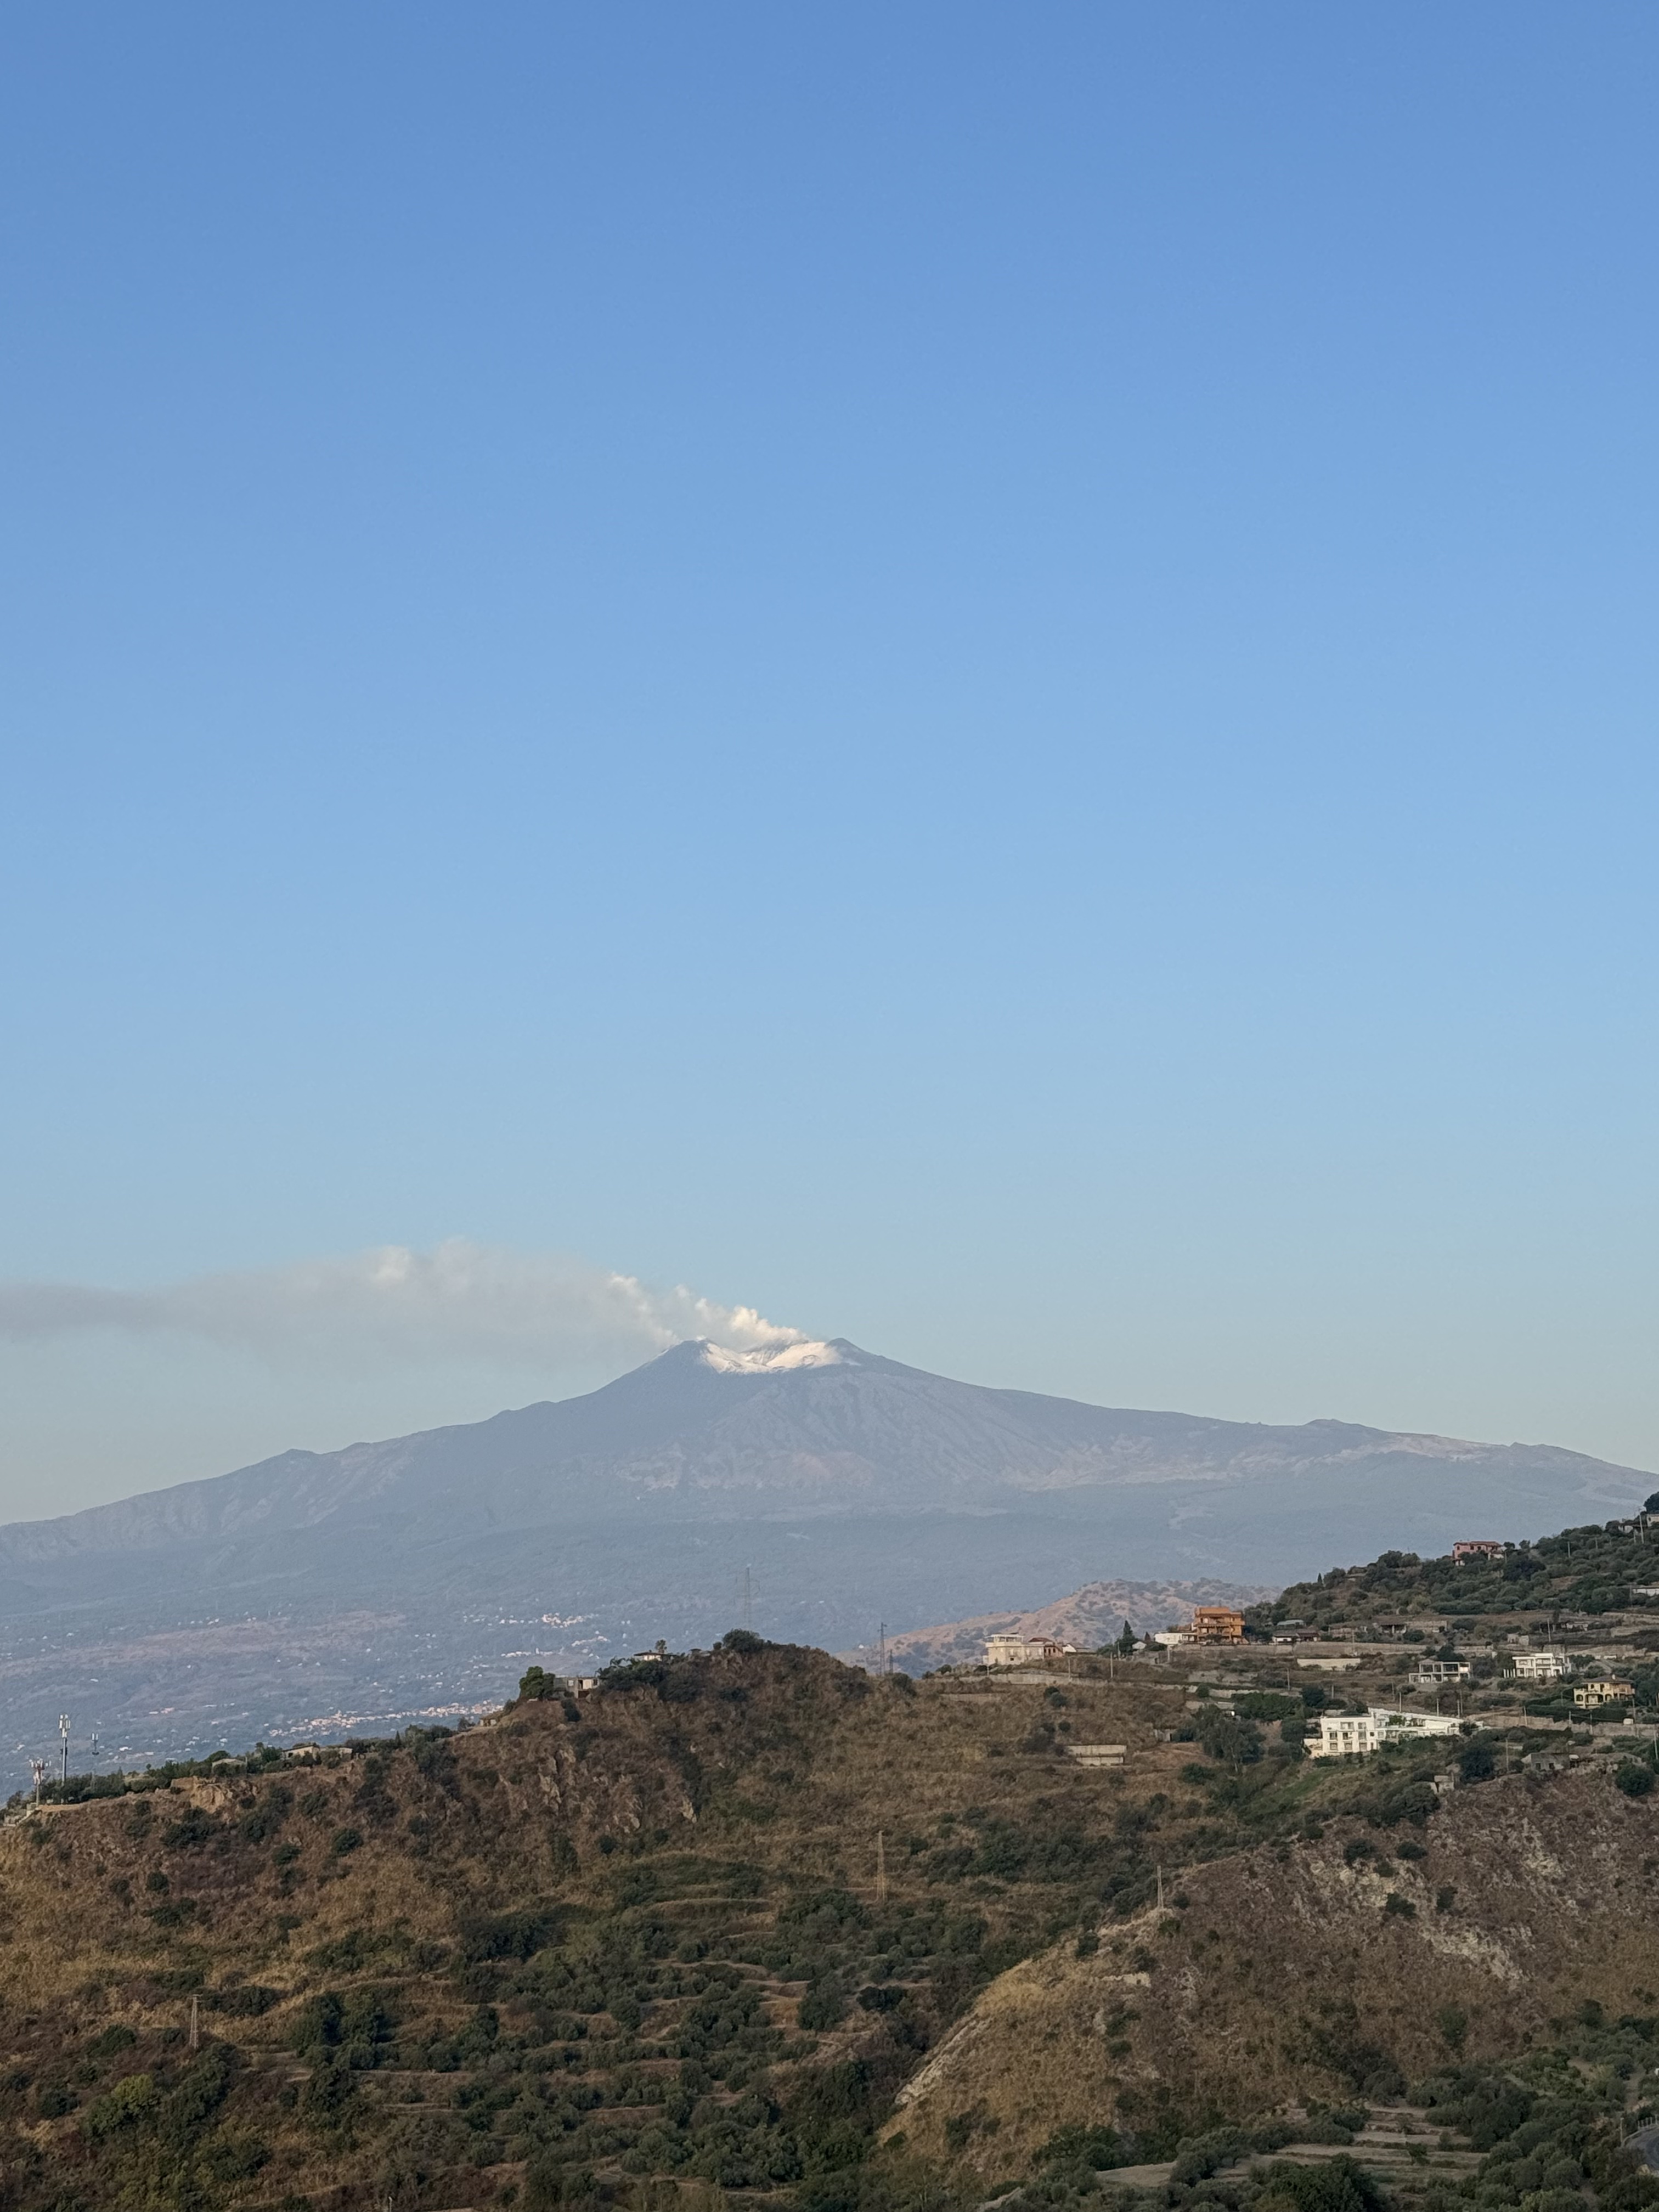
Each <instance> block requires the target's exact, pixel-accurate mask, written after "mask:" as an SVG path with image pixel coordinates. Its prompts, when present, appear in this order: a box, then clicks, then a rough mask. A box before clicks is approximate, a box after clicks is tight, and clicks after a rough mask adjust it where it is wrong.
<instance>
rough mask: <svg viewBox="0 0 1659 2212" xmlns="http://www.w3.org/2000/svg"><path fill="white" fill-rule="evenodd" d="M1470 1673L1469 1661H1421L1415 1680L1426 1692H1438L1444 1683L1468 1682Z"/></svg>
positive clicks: (1418, 1664)
mask: <svg viewBox="0 0 1659 2212" xmlns="http://www.w3.org/2000/svg"><path fill="white" fill-rule="evenodd" d="M1469 1673H1470V1668H1469V1662H1468V1660H1467V1659H1419V1661H1418V1662H1417V1673H1416V1675H1415V1676H1414V1678H1413V1679H1414V1680H1416V1681H1417V1683H1418V1684H1419V1686H1420V1687H1421V1688H1423V1689H1425V1690H1437V1689H1438V1688H1439V1686H1440V1685H1441V1684H1442V1683H1443V1682H1466V1681H1467V1680H1468V1677H1469Z"/></svg>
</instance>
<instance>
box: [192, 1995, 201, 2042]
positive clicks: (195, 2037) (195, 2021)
mask: <svg viewBox="0 0 1659 2212" xmlns="http://www.w3.org/2000/svg"><path fill="white" fill-rule="evenodd" d="M196 2005H197V2000H196V1999H195V1998H194V1997H192V1998H191V2001H190V2047H191V2050H192V2051H197V2050H199V2049H200V2048H201V2043H202V2026H201V2021H200V2019H199V2017H198V2015H197V2009H196Z"/></svg>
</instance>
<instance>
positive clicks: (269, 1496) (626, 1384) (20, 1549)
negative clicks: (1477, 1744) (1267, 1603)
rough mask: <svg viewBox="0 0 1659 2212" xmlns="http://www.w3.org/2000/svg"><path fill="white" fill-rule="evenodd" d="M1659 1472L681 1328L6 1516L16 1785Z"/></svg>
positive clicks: (1311, 1561)
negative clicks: (552, 1669)
mask: <svg viewBox="0 0 1659 2212" xmlns="http://www.w3.org/2000/svg"><path fill="white" fill-rule="evenodd" d="M1652 1486H1653V1478H1652V1477H1651V1476H1650V1475H1645V1474H1638V1473H1635V1472H1633V1471H1632V1470H1629V1469H1626V1468H1615V1467H1611V1466H1608V1465H1606V1464H1605V1463H1603V1462H1599V1461H1596V1460H1592V1459H1588V1458H1585V1457H1583V1455H1579V1454H1576V1453H1572V1452H1567V1451H1562V1450H1559V1449H1554V1448H1552V1447H1546V1446H1534V1445H1519V1444H1510V1445H1486V1444H1478V1443H1461V1442H1458V1441H1456V1440H1451V1439H1447V1438H1443V1437H1425V1436H1419V1435H1406V1434H1393V1433H1389V1432H1387V1431H1382V1430H1377V1429H1371V1428H1364V1427H1359V1426H1356V1425H1350V1424H1345V1423H1341V1422H1336V1421H1313V1422H1310V1423H1307V1424H1305V1425H1302V1426H1297V1427H1289V1426H1285V1427H1273V1426H1265V1425H1255V1424H1249V1423H1243V1422H1230V1421H1220V1420H1211V1419H1199V1418H1197V1417H1194V1416H1192V1415H1188V1414H1183V1413H1138V1412H1126V1411H1121V1410H1112V1409H1109V1408H1107V1407H1097V1406H1088V1405H1082V1404H1079V1403H1077V1402H1075V1401H1071V1400H1066V1399H1060V1398H1051V1397H1043V1396H1039V1395H1035V1394H1033V1393H1030V1392H1028V1391H1018V1390H999V1389H984V1388H981V1387H980V1386H977V1385H974V1384H969V1383H957V1382H953V1381H951V1380H948V1379H947V1378H945V1377H943V1376H935V1375H927V1374H923V1373H921V1371H919V1370H916V1369H914V1368H909V1367H906V1366H903V1365H901V1364H899V1363H898V1362H896V1361H894V1360H890V1359H884V1358H880V1357H878V1355H876V1354H874V1353H871V1352H862V1351H860V1349H859V1348H858V1346H854V1345H851V1344H848V1343H845V1342H840V1341H838V1342H836V1343H833V1344H823V1345H817V1346H790V1347H788V1350H787V1354H784V1355H780V1357H779V1358H778V1360H777V1361H775V1362H774V1363H772V1364H768V1362H767V1361H766V1360H765V1359H764V1358H763V1357H762V1356H760V1355H745V1356H744V1357H743V1358H734V1357H733V1356H732V1355H731V1354H727V1353H723V1352H720V1351H719V1350H718V1349H717V1348H716V1347H714V1346H709V1345H704V1344H683V1345H680V1346H677V1347H676V1348H675V1349H674V1350H673V1351H671V1352H666V1353H665V1354H664V1355H663V1356H662V1357H661V1358H659V1359H656V1360H653V1361H652V1362H651V1363H650V1364H648V1365H647V1366H645V1367H642V1368H641V1369H639V1370H636V1371H635V1373H633V1374H631V1375H626V1376H622V1377H621V1378H620V1379H619V1380H618V1381H617V1382H615V1383H611V1384H609V1385H607V1386H606V1388H605V1389H602V1390H597V1391H593V1392H591V1393H589V1394H588V1395H586V1396H583V1397H580V1398H573V1399H568V1400H566V1401H562V1402H561V1403H558V1404H553V1405H540V1406H531V1407H524V1408H522V1409H520V1410H519V1411H517V1412H513V1413H502V1414H499V1415H497V1416H496V1417H495V1419H492V1420H488V1421H482V1422H478V1423H475V1424H472V1425H468V1426H463V1427H455V1428H447V1429H439V1430H434V1431H428V1432H427V1433H424V1434H422V1435H417V1436H411V1437H399V1438H396V1439H393V1440H392V1441H391V1442H389V1443H362V1444H356V1445H353V1446H351V1447H350V1448H349V1449H346V1450H343V1451H337V1452H325V1453H313V1452H300V1451H295V1452H287V1453H284V1454H283V1455H280V1456H279V1457H277V1458H275V1459H272V1460H268V1461H265V1462H262V1463H260V1464H259V1465H258V1466H256V1467H252V1468H242V1469H240V1471H238V1472H236V1473H234V1474H226V1475H222V1476H219V1477H216V1478H215V1479H214V1480H210V1481H204V1482H192V1483H185V1484H181V1485H179V1486H176V1487H174V1488H172V1489H167V1490H161V1491H157V1492H152V1493H150V1494H149V1495H147V1496H144V1497H141V1498H127V1499H125V1500H123V1501H121V1502H119V1503H118V1504H111V1505H106V1506H100V1507H98V1508H96V1509H94V1510H90V1511H88V1512H84V1513H77V1514H70V1515H66V1516H63V1517H61V1518H59V1519H57V1520H52V1521H43V1522H28V1523H24V1524H18V1525H14V1526H12V1527H10V1528H4V1529H0V1623H3V1626H0V1690H3V1692H4V1696H5V1706H6V1711H7V1715H8V1722H7V1733H6V1737H5V1739H4V1740H3V1741H0V1771H3V1772H5V1773H6V1774H7V1775H8V1776H9V1779H10V1780H11V1781H13V1782H15V1781H17V1780H19V1779H21V1778H22V1777H23V1776H24V1775H25V1774H26V1772H27V1758H28V1756H29V1755H30V1754H31V1753H35V1752H38V1751H40V1750H42V1749H45V1748H47V1747H53V1746H55V1744H56V1740H57V1732H58V1715H59V1714H60V1713H63V1712H68V1713H69V1714H70V1716H71V1717H72V1720H73V1722H74V1723H75V1727H76V1741H77V1743H79V1744H85V1743H86V1742H87V1741H88V1740H89V1738H90V1737H91V1735H93V1734H94V1732H95V1733H96V1735H98V1737H99V1739H100V1741H101V1743H102V1744H103V1746H104V1747H105V1749H106V1753H108V1754H109V1755H111V1756H113V1757H115V1758H117V1759H119V1760H120V1761H121V1762H122V1763H123V1764H124V1765H137V1764H142V1763H143V1760H144V1759H146V1758H149V1759H155V1758H161V1757H165V1756H169V1755H173V1754H178V1753H187V1752H197V1753H201V1752H206V1751H209V1750H211V1749H212V1748H214V1747H216V1745H217V1744H220V1743H222V1742H235V1741H242V1742H246V1741H251V1740H252V1739H253V1738H254V1737H256V1736H264V1737H265V1738H266V1739H267V1740H270V1739H272V1738H276V1737H287V1736H295V1735H302V1736H303V1735H318V1734H322V1735H343V1734H345V1733H348V1732H349V1730H350V1729H352V1728H353V1727H356V1728H358V1729H365V1728H367V1729H386V1728H387V1727H390V1726H392V1725H395V1724H396V1723H398V1722H401V1721H405V1720H410V1719H420V1718H432V1717H446V1716H449V1717H453V1715H454V1714H455V1713H456V1711H458V1710H461V1709H466V1708H471V1707H475V1706H482V1705H495V1704H498V1703H499V1702H500V1700H501V1699H502V1698H503V1697H504V1696H506V1695H507V1692H508V1691H509V1690H510V1688H511V1686H512V1684H513V1682H514V1681H515V1680H517V1679H518V1676H519V1675H520V1673H522V1671H523V1669H524V1667H525V1666H526V1663H528V1662H532V1661H536V1662H540V1663H541V1664H543V1665H546V1666H557V1667H562V1668H566V1669H567V1670H569V1671H592V1669H593V1668H594V1667H595V1666H597V1665H599V1664H602V1663H604V1662H605V1661H606V1660H608V1659H610V1658H612V1657H614V1656H616V1655H617V1653H618V1652H623V1653H626V1652H628V1651H630V1650H636V1649H638V1648H640V1647H641V1646H644V1645H648V1644H654V1643H655V1642H656V1641H657V1640H658V1638H665V1639H666V1640H667V1641H668V1642H669V1643H671V1644H674V1645H676V1646H689V1645H692V1644H707V1643H708V1642H709V1641H711V1640H712V1639H713V1638H714V1636H715V1635H716V1634H717V1633H718V1632H719V1631H720V1628H722V1627H723V1626H725V1625H726V1623H727V1622H728V1621H730V1620H732V1619H735V1618H742V1617H744V1607H745V1600H744V1592H745V1590H747V1591H748V1592H749V1593H750V1604H751V1606H752V1612H751V1615H750V1617H751V1618H752V1620H753V1621H754V1623H755V1625H756V1626H758V1627H761V1628H763V1629H764V1630H765V1631H766V1632H767V1633H769V1634H771V1635H779V1636H787V1637H788V1638H793V1639H796V1640H799V1641H803V1642H810V1643H812V1644H821V1645H823V1646H825V1647H827V1648H829V1649H837V1648H842V1649H846V1648H851V1647H854V1646H858V1645H868V1644H870V1643H871V1642H872V1641H873V1639H874V1638H875V1637H876V1636H877V1633H878V1626H879V1624H880V1623H882V1622H883V1621H885V1622H886V1624H887V1626H888V1627H889V1629H890V1630H892V1631H899V1632H902V1631H904V1630H907V1629H916V1628H919V1627H921V1626H924V1625H925V1624H927V1623H928V1622H953V1621H961V1620H971V1619H974V1618H975V1617H976V1616H981V1615H985V1614H988V1613H991V1612H992V1611H993V1610H996V1611H1000V1612H1013V1613H1021V1612H1025V1611H1030V1610H1031V1609H1033V1608H1036V1607H1042V1606H1045V1605H1048V1604H1050V1603H1052V1602H1053V1601H1054V1597H1055V1594H1056V1592H1058V1591H1062V1590H1066V1589H1075V1587H1076V1586H1077V1583H1078V1582H1079V1577H1083V1576H1089V1577H1096V1578H1098V1579H1101V1580H1103V1581H1115V1582H1122V1581H1133V1580H1139V1581H1146V1582H1152V1581H1156V1582H1161V1583H1169V1582H1171V1581H1182V1582H1194V1581H1202V1580H1209V1581H1212V1582H1218V1581H1221V1582H1226V1583H1231V1584H1235V1585H1239V1584H1242V1585H1247V1586H1250V1585H1253V1586H1255V1587H1256V1588H1273V1587H1277V1586H1278V1585H1279V1583H1281V1582H1282V1581H1283V1580H1284V1578H1285V1577H1286V1576H1290V1575H1297V1574H1308V1573H1311V1572H1314V1571H1317V1570H1319V1569H1322V1568H1323V1567H1325V1566H1327V1565H1329V1563H1330V1562H1331V1560H1332V1559H1337V1558H1345V1557H1346V1558H1350V1559H1351V1558H1353V1557H1356V1556H1360V1555H1363V1554H1364V1553H1365V1552H1366V1551H1368V1550H1371V1551H1374V1550H1376V1549H1380V1548H1381V1547H1382V1546H1383V1545H1384V1544H1388V1543H1401V1542H1403V1543H1408V1544H1411V1545H1413V1546H1415V1547H1417V1548H1419V1550H1422V1551H1425V1552H1428V1551H1435V1550H1441V1549H1444V1548H1445V1547H1446V1546H1447V1545H1448V1544H1449V1543H1450V1542H1451V1541H1453V1540H1454V1539H1455V1538H1457V1537H1460V1536H1462V1535H1466V1534H1469V1533H1471V1531H1474V1532H1479V1531H1482V1530H1490V1531H1493V1532H1495V1533H1496V1534H1500V1535H1504V1534H1513V1535H1516V1536H1521V1535H1526V1534H1531V1533H1533V1532H1534V1531H1535V1530H1537V1529H1540V1528H1556V1527H1559V1525H1560V1524H1561V1522H1563V1521H1564V1520H1567V1519H1579V1518H1584V1517H1587V1516H1589V1514H1591V1513H1594V1514H1595V1515H1596V1516H1599V1517H1605V1516H1606V1515H1607V1514H1608V1513H1610V1512H1613V1511H1615V1510H1626V1509H1627V1508H1628V1506H1629V1505H1630V1504H1632V1502H1633V1501H1634V1500H1635V1499H1637V1498H1640V1497H1641V1496H1643V1495H1644V1493H1645V1492H1647V1491H1648V1490H1650V1488H1651V1487H1652Z"/></svg>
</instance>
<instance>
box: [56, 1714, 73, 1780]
mask: <svg viewBox="0 0 1659 2212" xmlns="http://www.w3.org/2000/svg"><path fill="white" fill-rule="evenodd" d="M69 1730H70V1719H69V1715H68V1714H67V1713H59V1714H58V1735H60V1736H62V1738H63V1739H64V1781H65V1782H67V1781H68V1780H69Z"/></svg>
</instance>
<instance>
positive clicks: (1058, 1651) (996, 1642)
mask: <svg viewBox="0 0 1659 2212" xmlns="http://www.w3.org/2000/svg"><path fill="white" fill-rule="evenodd" d="M1076 1649H1077V1646H1076V1644H1057V1643H1056V1642H1055V1641H1054V1638H1053V1637H1052V1636H993V1637H989V1638H987V1640H986V1645H985V1663H986V1665H987V1667H1040V1666H1042V1665H1043V1664H1044V1663H1045V1662H1047V1661H1048V1660H1051V1659H1063V1658H1065V1656H1066V1654H1067V1652H1070V1651H1075V1650H1076Z"/></svg>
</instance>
